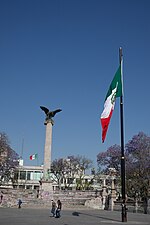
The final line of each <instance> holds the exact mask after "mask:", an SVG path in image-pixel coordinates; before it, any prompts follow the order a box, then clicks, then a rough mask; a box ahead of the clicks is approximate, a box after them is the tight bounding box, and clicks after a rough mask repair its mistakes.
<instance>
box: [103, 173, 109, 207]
mask: <svg viewBox="0 0 150 225" xmlns="http://www.w3.org/2000/svg"><path fill="white" fill-rule="evenodd" d="M107 195H108V194H107V192H106V178H105V177H104V178H103V192H102V199H103V201H102V209H107V204H106V200H107V199H106V197H107Z"/></svg>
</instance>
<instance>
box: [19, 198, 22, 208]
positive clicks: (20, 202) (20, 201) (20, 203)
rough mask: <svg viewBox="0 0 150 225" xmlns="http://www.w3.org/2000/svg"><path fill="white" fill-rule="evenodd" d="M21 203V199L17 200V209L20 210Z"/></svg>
mask: <svg viewBox="0 0 150 225" xmlns="http://www.w3.org/2000/svg"><path fill="white" fill-rule="evenodd" d="M21 205H22V201H21V199H19V200H18V209H21Z"/></svg>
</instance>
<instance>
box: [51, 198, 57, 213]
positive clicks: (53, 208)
mask: <svg viewBox="0 0 150 225" xmlns="http://www.w3.org/2000/svg"><path fill="white" fill-rule="evenodd" d="M51 202H52V208H51V213H52V214H53V217H55V214H56V203H55V202H54V200H51Z"/></svg>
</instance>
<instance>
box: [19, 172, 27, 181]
mask: <svg viewBox="0 0 150 225" xmlns="http://www.w3.org/2000/svg"><path fill="white" fill-rule="evenodd" d="M25 179H26V172H25V171H20V180H25Z"/></svg>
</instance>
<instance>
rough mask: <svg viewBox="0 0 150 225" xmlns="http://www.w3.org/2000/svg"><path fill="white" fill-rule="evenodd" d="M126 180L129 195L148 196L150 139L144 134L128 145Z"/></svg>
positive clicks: (136, 136)
mask: <svg viewBox="0 0 150 225" xmlns="http://www.w3.org/2000/svg"><path fill="white" fill-rule="evenodd" d="M126 154H127V155H128V160H127V162H126V179H127V191H128V194H129V195H131V196H133V195H136V194H138V195H139V196H140V197H145V196H148V190H149V185H150V137H148V136H147V135H146V134H144V133H143V132H139V133H138V134H137V135H134V136H133V138H132V140H130V141H129V142H128V143H127V144H126Z"/></svg>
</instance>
